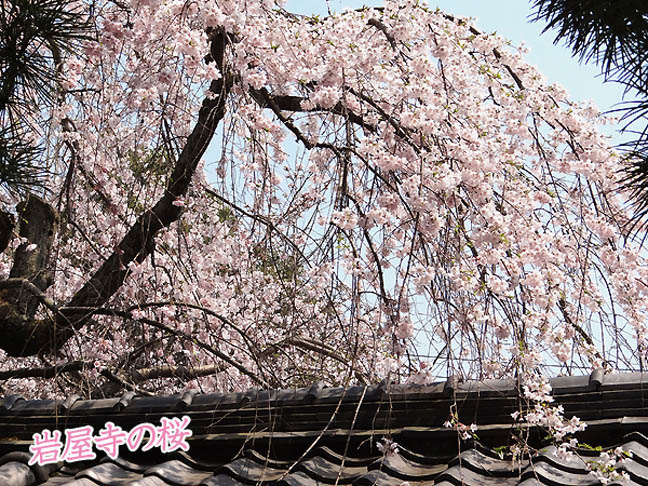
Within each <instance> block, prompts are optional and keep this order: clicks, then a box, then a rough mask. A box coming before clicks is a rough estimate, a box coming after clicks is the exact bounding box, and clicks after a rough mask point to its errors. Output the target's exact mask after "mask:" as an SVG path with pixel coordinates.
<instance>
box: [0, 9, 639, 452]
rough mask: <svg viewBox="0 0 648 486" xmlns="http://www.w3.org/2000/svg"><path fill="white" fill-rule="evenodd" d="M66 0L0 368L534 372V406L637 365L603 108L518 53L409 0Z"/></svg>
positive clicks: (10, 204)
mask: <svg viewBox="0 0 648 486" xmlns="http://www.w3.org/2000/svg"><path fill="white" fill-rule="evenodd" d="M3 5H4V4H3ZM69 8H71V9H75V12H76V13H81V14H83V15H84V16H85V18H86V19H87V21H88V24H89V25H91V26H93V29H94V30H93V34H92V38H91V39H88V40H83V41H82V45H80V47H79V48H78V49H76V50H74V51H73V52H72V53H69V54H67V55H64V57H62V58H61V59H60V62H58V63H56V65H55V69H56V73H57V80H58V86H59V88H58V89H59V90H60V96H59V97H58V99H57V101H56V102H55V103H53V104H52V106H51V107H49V106H48V107H43V106H33V105H24V106H23V110H26V113H25V115H26V116H27V115H28V116H29V117H30V118H31V119H33V120H34V121H33V123H32V127H33V130H35V133H34V134H33V135H32V137H33V140H36V141H37V142H38V143H40V144H42V146H43V150H42V155H41V157H42V160H41V161H40V162H41V166H42V167H46V168H48V177H47V179H46V180H45V182H44V183H45V187H44V189H43V190H42V192H40V193H38V194H34V193H32V194H31V195H29V196H27V197H19V196H17V195H16V194H14V193H13V192H10V191H5V192H4V193H3V194H2V197H3V203H4V207H5V210H6V211H7V212H10V213H12V214H15V220H16V221H17V223H16V227H15V229H14V237H13V238H12V239H11V241H9V242H8V243H7V248H6V250H5V251H4V253H3V256H2V260H1V261H0V267H1V269H0V271H1V272H2V275H3V280H2V281H0V289H1V290H0V291H1V292H2V294H1V299H0V308H1V314H0V320H1V325H0V348H2V350H3V351H2V354H1V356H0V366H1V368H2V371H0V377H2V379H4V380H5V382H4V388H5V389H10V390H12V391H14V392H20V393H23V394H26V395H31V396H36V395H37V396H46V395H60V394H65V393H69V392H72V391H74V392H77V393H81V394H83V395H86V396H103V395H112V394H115V393H120V392H121V391H123V390H124V389H128V390H136V391H138V392H140V393H158V392H170V391H174V390H178V389H183V388H185V387H191V388H200V389H202V390H214V389H218V390H245V389H249V388H251V387H255V388H256V387H261V388H277V387H291V386H303V385H306V384H310V383H312V382H314V381H318V380H321V381H324V382H326V383H329V384H342V385H348V384H350V383H374V382H377V381H378V380H381V379H384V378H387V379H388V380H390V381H407V380H409V381H413V382H426V381H432V380H434V379H437V378H438V377H446V376H451V375H452V376H455V377H457V378H459V379H484V378H487V377H507V376H518V377H520V379H521V380H522V382H523V383H524V386H525V388H524V389H525V394H526V397H527V398H528V399H529V400H531V401H532V402H533V403H538V404H542V403H547V402H549V401H550V396H549V395H550V389H548V387H547V385H546V382H545V381H544V378H542V377H543V376H549V375H555V374H557V373H576V374H583V373H586V372H589V371H590V370H592V369H595V368H605V369H610V370H611V369H626V368H629V369H643V366H644V361H645V351H646V344H645V335H646V312H647V306H648V298H647V297H648V295H647V294H648V267H647V266H646V262H645V255H644V253H643V252H642V251H641V249H640V248H639V247H638V246H637V245H635V243H633V242H632V241H629V240H628V239H627V238H626V236H625V235H624V233H623V231H622V229H623V228H624V225H625V224H626V223H627V221H628V220H629V218H630V214H631V211H629V210H628V208H627V204H625V203H624V201H625V199H624V198H625V195H624V194H623V193H622V192H619V191H618V189H617V185H616V179H617V169H618V155H617V154H616V153H615V152H614V151H613V150H612V149H611V148H610V146H609V142H608V140H607V139H606V138H605V137H603V136H602V135H600V134H599V133H598V132H597V126H598V125H600V124H603V123H607V122H608V120H606V119H605V118H603V117H602V116H601V115H600V114H599V113H598V111H597V110H596V108H595V107H593V106H590V105H583V104H578V103H573V102H571V101H570V100H569V99H567V97H566V94H565V92H564V90H563V89H561V88H560V87H559V86H556V85H548V84H547V83H546V82H545V80H544V79H543V77H542V75H541V74H540V73H539V72H538V71H537V70H536V69H535V68H534V67H532V66H530V65H528V64H526V63H525V62H524V60H523V54H524V50H523V49H521V48H516V47H514V46H511V45H510V44H509V43H508V42H507V41H506V40H504V39H502V38H500V37H498V36H496V35H486V34H482V33H481V32H480V31H479V30H478V29H477V28H475V27H474V26H473V25H472V24H471V23H470V21H469V20H468V19H462V18H457V17H453V16H451V15H448V14H446V13H443V12H440V11H435V10H431V9H429V8H427V7H426V6H424V5H423V4H420V3H419V2H416V1H411V0H410V1H392V0H388V1H386V2H385V5H384V7H383V8H375V9H361V10H357V11H345V12H343V13H340V14H334V15H330V16H328V17H326V18H320V17H305V16H300V15H294V14H291V13H290V12H287V11H286V10H284V9H283V8H282V7H281V5H280V4H279V3H276V2H274V1H269V0H261V1H257V2H243V3H242V2H236V1H230V0H217V1H216V0H195V1H192V2H183V1H178V0H125V1H119V2H117V1H107V0H106V1H104V0H100V1H94V2H84V1H79V2H77V3H74V4H70V7H69ZM39 48H40V49H43V50H47V49H48V46H47V45H42V46H40V47H39ZM524 419H525V420H527V421H528V422H530V423H540V424H543V425H545V426H547V427H550V428H552V430H554V431H555V434H556V437H557V438H558V439H563V438H564V437H566V434H568V433H571V432H574V431H576V430H578V429H579V427H580V424H579V423H578V422H577V421H576V422H573V421H572V422H564V421H563V420H562V419H561V417H560V411H559V410H553V409H550V408H547V407H544V408H543V407H540V408H539V409H537V410H536V409H530V412H529V413H527V414H526V415H525V416H524ZM449 423H456V421H455V422H452V421H449ZM466 430H467V429H466Z"/></svg>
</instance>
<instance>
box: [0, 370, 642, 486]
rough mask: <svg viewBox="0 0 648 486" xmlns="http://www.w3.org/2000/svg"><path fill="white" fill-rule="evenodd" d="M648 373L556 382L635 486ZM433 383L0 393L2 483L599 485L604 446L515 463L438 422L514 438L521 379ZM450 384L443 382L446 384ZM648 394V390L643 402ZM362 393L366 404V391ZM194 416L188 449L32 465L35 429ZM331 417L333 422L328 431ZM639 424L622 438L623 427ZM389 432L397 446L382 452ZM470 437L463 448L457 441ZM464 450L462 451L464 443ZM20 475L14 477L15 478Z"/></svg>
mask: <svg viewBox="0 0 648 486" xmlns="http://www.w3.org/2000/svg"><path fill="white" fill-rule="evenodd" d="M647 379H648V374H640V373H635V374H628V375H602V374H601V373H599V374H593V375H591V376H583V377H562V378H556V379H553V380H552V386H553V388H554V396H555V398H556V402H558V403H560V404H561V405H563V406H564V407H565V411H566V413H567V414H569V413H574V414H578V415H579V416H580V415H582V414H583V415H584V416H586V417H587V419H588V420H590V427H588V429H587V430H586V431H585V434H588V435H587V440H586V442H589V443H591V444H593V445H598V444H601V445H603V446H605V447H612V446H614V445H616V444H618V443H619V442H620V441H622V445H623V448H624V449H626V450H629V451H631V452H633V454H634V456H633V457H632V458H631V459H627V460H626V461H625V463H624V464H623V465H622V466H621V469H623V470H625V471H627V473H628V474H629V475H630V478H631V481H630V483H629V486H637V485H639V484H641V485H643V486H646V485H648V438H646V437H645V436H643V435H641V434H639V433H638V432H639V431H644V432H645V431H647V430H648V408H647V407H646V405H647V403H646V402H647V399H648V393H647V392H648V381H646V380H647ZM451 384H452V395H449V392H448V387H447V386H446V385H447V382H444V383H435V384H431V385H416V386H413V385H393V384H388V383H386V382H385V383H381V384H379V385H373V386H369V387H366V388H365V387H352V388H350V389H347V390H344V389H341V388H326V387H324V386H323V385H321V384H316V385H313V386H311V387H310V388H303V389H299V390H273V391H264V390H251V391H248V392H245V393H232V394H220V393H211V394H200V393H197V392H196V391H195V390H194V391H190V392H185V393H183V394H176V395H173V396H168V397H140V396H135V395H134V394H125V395H123V396H122V397H119V398H115V399H103V400H81V399H76V398H75V397H71V398H70V399H68V400H66V401H65V402H62V401H54V400H25V399H23V398H22V397H19V396H16V395H14V396H9V397H7V398H5V399H4V400H2V401H1V402H0V430H2V432H3V433H2V434H0V448H1V449H0V486H6V485H11V486H13V485H14V484H15V485H19V486H32V485H36V484H39V486H42V485H45V486H109V485H110V486H126V485H128V486H133V485H134V486H216V485H218V486H243V485H245V486H253V485H256V484H257V483H265V484H268V485H271V486H275V485H276V486H280V485H287V486H331V485H334V484H336V483H337V484H339V485H341V486H374V485H380V486H401V484H402V483H403V482H404V481H407V482H409V483H410V485H411V486H432V485H433V484H435V485H436V486H441V485H443V486H449V485H453V486H460V485H465V486H496V485H497V486H514V485H515V486H517V485H520V486H595V485H598V480H597V479H596V478H595V477H594V475H593V474H591V473H589V472H588V470H587V464H586V462H587V461H588V460H592V459H595V458H596V457H597V456H598V454H599V453H598V452H596V451H589V450H582V451H581V452H580V454H581V455H582V456H583V457H582V458H580V457H572V458H570V459H561V458H559V457H558V456H557V455H556V454H555V448H553V447H547V448H545V449H542V450H541V451H540V453H539V455H538V456H536V457H534V458H533V459H532V461H533V462H532V463H530V462H529V460H523V461H522V462H521V463H519V464H516V463H513V462H511V461H508V460H506V459H502V458H499V457H498V456H497V455H496V454H495V453H494V452H493V451H492V450H491V449H489V448H487V447H485V446H480V445H479V444H477V443H473V442H472V441H468V442H465V441H464V442H460V443H458V442H457V436H456V433H455V432H454V431H452V430H448V429H445V428H443V427H441V425H442V423H443V422H444V421H445V420H446V419H447V416H448V410H449V406H450V405H451V404H453V403H454V400H455V397H456V400H457V401H461V407H458V411H459V414H460V416H461V417H462V421H464V422H466V423H470V422H471V421H473V420H476V421H477V422H478V423H479V424H480V430H479V431H478V433H479V436H480V438H483V439H484V440H485V443H488V444H490V445H491V446H493V445H507V443H508V442H507V440H508V439H507V438H508V437H510V435H509V434H510V433H511V431H512V421H511V419H510V413H511V411H513V410H516V409H517V406H518V405H517V398H516V387H517V383H516V382H514V381H513V380H487V381H483V382H461V381H459V380H455V381H452V383H451ZM444 388H445V389H446V390H445V392H444ZM644 395H646V398H644ZM361 399H362V400H361ZM183 415H188V416H189V417H190V418H191V425H190V428H191V430H192V431H193V432H194V435H193V436H192V437H191V438H190V440H189V441H190V445H191V448H190V450H189V451H188V452H187V453H185V452H181V453H174V454H173V455H164V454H161V453H159V451H157V452H156V451H152V452H149V453H141V452H140V453H137V454H130V453H128V451H123V453H124V454H128V455H127V456H125V457H119V458H118V459H116V460H108V459H106V458H104V459H102V460H97V461H93V462H91V463H73V464H65V465H61V464H58V465H48V466H44V467H38V466H31V467H30V466H28V465H27V463H28V461H29V459H30V457H31V455H30V454H29V453H28V452H26V450H27V446H28V445H29V444H30V443H31V435H32V434H33V433H34V432H40V431H41V430H42V429H43V428H49V429H53V428H58V429H59V430H63V429H65V428H66V427H71V426H78V425H84V424H91V425H93V426H94V427H95V430H98V428H101V427H103V425H104V424H105V422H106V421H108V420H110V421H113V422H115V423H116V424H121V426H123V427H124V428H128V427H132V426H133V425H135V424H137V423H140V422H143V421H147V422H152V423H159V420H160V418H161V417H163V416H167V417H181V416H183ZM325 427H326V430H325V431H324V432H322V431H323V430H324V428H325ZM628 432H632V433H631V434H630V435H628V436H627V437H626V438H624V439H622V437H623V436H622V434H624V433H628ZM382 437H390V438H393V439H394V440H395V441H396V442H399V444H400V453H399V454H398V455H390V456H388V457H384V458H383V457H382V455H380V454H378V453H377V451H376V447H375V444H376V443H377V442H378V441H379V440H380V439H381V438H382ZM459 446H460V447H459ZM457 449H459V452H460V453H457ZM12 481H13V482H12Z"/></svg>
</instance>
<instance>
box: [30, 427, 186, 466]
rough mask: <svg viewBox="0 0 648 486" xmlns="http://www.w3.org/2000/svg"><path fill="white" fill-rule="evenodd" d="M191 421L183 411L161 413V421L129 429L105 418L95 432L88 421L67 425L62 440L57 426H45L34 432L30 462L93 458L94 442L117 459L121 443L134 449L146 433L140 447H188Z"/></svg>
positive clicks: (175, 449) (176, 448) (179, 448)
mask: <svg viewBox="0 0 648 486" xmlns="http://www.w3.org/2000/svg"><path fill="white" fill-rule="evenodd" d="M190 421H191V420H190V418H189V417H187V416H186V415H185V416H184V417H182V418H181V419H180V418H178V417H173V418H167V417H162V418H161V419H160V425H157V426H156V425H153V424H151V423H148V422H144V423H141V424H138V425H136V426H135V427H133V428H132V429H130V430H129V431H126V430H124V429H122V428H121V427H120V426H119V425H115V424H114V423H113V422H106V424H105V425H104V427H103V428H102V429H100V430H99V432H98V433H97V434H96V435H94V428H93V427H92V426H91V425H85V426H83V427H75V428H72V429H66V430H65V431H64V432H65V442H63V441H61V437H62V434H61V431H60V430H54V431H51V430H48V429H44V430H43V431H42V432H41V433H36V434H34V435H33V438H34V443H33V444H32V445H31V446H29V451H30V452H31V453H32V457H31V459H30V460H29V465H32V464H38V465H40V466H44V465H45V464H51V463H57V462H59V461H66V462H77V461H88V460H92V459H95V458H96V457H97V455H96V453H95V452H94V450H93V446H94V448H96V449H97V450H99V451H102V452H104V453H105V454H106V455H107V456H108V457H110V458H111V459H116V458H117V456H119V448H120V447H121V446H123V445H125V446H126V447H127V448H128V450H129V451H131V452H135V451H136V450H138V449H139V447H140V446H141V445H142V443H143V442H144V439H145V437H147V436H148V440H147V441H146V443H145V444H144V446H143V447H142V449H141V450H142V451H149V450H151V449H153V448H154V447H159V448H160V451H162V452H164V453H169V452H174V451H177V450H183V451H188V450H189V444H188V443H187V438H188V437H191V435H192V434H193V432H191V430H189V429H188V428H187V427H188V425H189V422H190Z"/></svg>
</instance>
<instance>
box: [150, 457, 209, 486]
mask: <svg viewBox="0 0 648 486" xmlns="http://www.w3.org/2000/svg"><path fill="white" fill-rule="evenodd" d="M211 475H212V473H211V472H206V471H200V470H198V469H195V468H193V467H191V466H189V465H187V464H185V463H184V462H182V461H179V460H177V459H176V460H172V461H166V462H163V463H162V464H159V465H157V466H153V467H151V468H149V469H147V470H146V471H145V472H144V476H158V477H160V478H162V479H164V480H165V481H167V482H169V483H170V484H173V485H178V486H192V485H194V484H197V483H199V482H200V481H202V480H203V479H207V478H208V477H209V476H211Z"/></svg>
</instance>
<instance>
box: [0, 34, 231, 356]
mask: <svg viewBox="0 0 648 486" xmlns="http://www.w3.org/2000/svg"><path fill="white" fill-rule="evenodd" d="M225 46H226V36H225V34H224V33H217V34H214V35H213V36H212V56H213V58H214V59H215V60H217V61H218V63H219V67H220V68H221V72H223V77H222V78H221V79H218V80H215V81H212V83H211V86H210V94H209V95H208V96H207V97H206V98H205V99H204V100H203V104H202V107H201V108H200V111H199V113H198V121H197V122H196V124H195V126H194V128H193V130H192V132H191V134H190V135H189V137H188V138H187V141H186V143H185V145H184V148H183V150H182V152H181V153H180V155H179V157H178V160H177V162H176V164H175V166H174V168H173V172H172V174H171V176H170V178H169V182H168V184H167V188H166V190H165V192H164V195H163V196H162V197H161V198H160V200H158V202H157V203H156V204H155V206H153V207H152V208H151V209H149V210H148V211H146V212H144V213H143V214H142V215H141V216H140V217H139V218H138V220H137V221H136V222H135V224H134V225H133V226H132V227H131V228H130V229H129V230H128V232H127V233H126V235H125V236H124V237H123V239H122V240H121V242H120V243H119V245H117V247H116V249H115V251H114V252H113V253H112V255H110V257H109V258H108V259H107V260H106V261H105V262H104V263H103V265H101V267H100V268H99V269H98V270H97V271H96V272H95V273H94V275H92V277H91V278H90V279H89V280H88V281H87V282H86V284H85V285H84V286H83V287H82V288H81V289H80V290H79V291H78V292H77V293H76V294H75V295H74V296H73V297H72V299H71V300H70V301H69V303H68V305H67V306H66V307H65V311H61V312H59V314H58V315H57V317H56V320H55V323H54V322H52V321H51V320H44V321H34V320H33V319H26V320H22V321H20V320H19V321H20V322H19V321H16V322H15V323H14V324H13V325H10V326H0V347H1V348H2V349H4V350H5V351H7V353H8V354H10V355H11V356H30V355H34V354H37V353H39V352H41V351H44V350H45V351H47V350H49V349H58V348H60V347H61V346H62V345H63V344H64V343H65V342H66V341H67V340H68V339H70V337H72V335H73V334H74V332H75V330H76V329H80V328H81V327H83V326H84V325H85V324H86V322H87V318H88V317H89V314H88V313H87V312H79V311H76V310H73V309H78V308H88V307H89V308H98V307H102V306H103V305H104V304H105V303H106V302H108V300H109V299H110V298H111V297H112V296H113V295H114V294H115V292H117V291H118V290H119V288H120V287H121V286H122V284H123V283H124V280H125V278H126V275H127V273H128V264H129V263H131V262H138V263H141V262H142V261H144V259H145V258H146V257H147V256H148V255H149V254H150V253H151V252H152V251H153V247H154V238H155V236H156V234H157V233H158V232H159V231H160V230H161V229H163V228H166V227H168V226H169V225H170V224H172V223H173V222H175V221H177V220H178V219H179V218H180V215H181V212H182V209H181V207H179V206H176V205H174V202H175V201H176V200H177V199H178V198H181V197H183V196H184V195H185V194H186V193H187V190H188V189H189V186H190V184H191V180H192V178H193V175H194V173H195V171H196V167H197V166H198V163H199V162H200V158H201V157H202V155H203V154H204V152H205V150H206V149H207V146H208V145H209V142H210V141H211V139H212V137H213V135H214V132H215V131H216V127H217V126H218V123H219V122H220V121H221V119H222V118H223V116H224V114H225V103H226V100H227V96H228V93H229V90H230V88H231V84H232V81H231V78H230V77H229V76H227V75H226V73H224V69H223V66H222V63H223V52H224V49H225ZM16 332H18V333H19V335H18V336H17V335H16Z"/></svg>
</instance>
